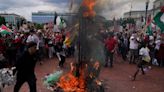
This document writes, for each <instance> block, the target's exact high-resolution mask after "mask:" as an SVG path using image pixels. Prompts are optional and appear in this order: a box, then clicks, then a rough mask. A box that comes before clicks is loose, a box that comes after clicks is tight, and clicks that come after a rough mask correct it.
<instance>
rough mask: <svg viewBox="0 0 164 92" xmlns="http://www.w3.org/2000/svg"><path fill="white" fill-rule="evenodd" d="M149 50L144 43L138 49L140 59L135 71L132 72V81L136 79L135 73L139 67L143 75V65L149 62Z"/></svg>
mask: <svg viewBox="0 0 164 92" xmlns="http://www.w3.org/2000/svg"><path fill="white" fill-rule="evenodd" d="M149 52H150V50H149V49H148V47H147V45H146V44H144V45H143V46H142V48H141V49H140V51H139V55H140V56H141V58H142V59H141V61H139V63H138V64H137V67H138V68H137V71H136V72H135V74H134V76H133V79H132V80H133V81H134V80H135V79H136V76H137V74H138V73H139V71H140V69H141V71H142V74H143V75H144V74H145V72H144V67H145V65H146V64H148V63H149V62H150V60H151V58H150V55H149Z"/></svg>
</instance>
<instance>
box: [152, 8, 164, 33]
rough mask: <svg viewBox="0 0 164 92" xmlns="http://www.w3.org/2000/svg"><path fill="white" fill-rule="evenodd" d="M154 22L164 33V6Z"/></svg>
mask: <svg viewBox="0 0 164 92" xmlns="http://www.w3.org/2000/svg"><path fill="white" fill-rule="evenodd" d="M154 22H155V23H156V25H157V26H158V27H160V29H161V33H164V6H163V7H162V9H161V11H160V12H159V13H157V15H156V16H155V17H154Z"/></svg>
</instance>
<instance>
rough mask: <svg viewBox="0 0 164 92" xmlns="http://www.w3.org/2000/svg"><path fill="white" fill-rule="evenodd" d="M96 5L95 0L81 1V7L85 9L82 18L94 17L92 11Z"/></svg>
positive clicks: (94, 13)
mask: <svg viewBox="0 0 164 92" xmlns="http://www.w3.org/2000/svg"><path fill="white" fill-rule="evenodd" d="M95 4H96V0H83V2H82V6H84V7H85V8H86V10H85V11H84V13H83V16H84V17H94V16H95V15H96V12H95V11H94V6H95Z"/></svg>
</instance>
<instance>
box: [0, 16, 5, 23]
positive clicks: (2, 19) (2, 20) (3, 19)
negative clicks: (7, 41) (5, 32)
mask: <svg viewBox="0 0 164 92" xmlns="http://www.w3.org/2000/svg"><path fill="white" fill-rule="evenodd" d="M2 24H4V25H6V21H5V18H4V17H2V16H0V25H2Z"/></svg>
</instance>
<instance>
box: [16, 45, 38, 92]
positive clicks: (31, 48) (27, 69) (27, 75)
mask: <svg viewBox="0 0 164 92" xmlns="http://www.w3.org/2000/svg"><path fill="white" fill-rule="evenodd" d="M36 48H37V44H36V43H35V42H29V43H28V49H27V51H25V52H24V53H23V55H22V56H21V57H20V59H18V61H17V63H16V71H17V81H16V84H15V87H14V92H19V89H20V88H21V86H22V85H23V84H24V83H25V82H27V83H28V85H29V87H30V92H37V91H36V76H35V72H34V71H35V64H36V60H35V53H36Z"/></svg>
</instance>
